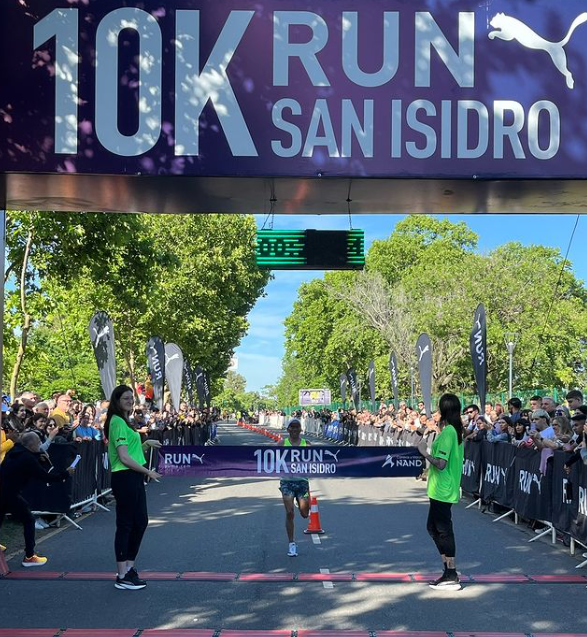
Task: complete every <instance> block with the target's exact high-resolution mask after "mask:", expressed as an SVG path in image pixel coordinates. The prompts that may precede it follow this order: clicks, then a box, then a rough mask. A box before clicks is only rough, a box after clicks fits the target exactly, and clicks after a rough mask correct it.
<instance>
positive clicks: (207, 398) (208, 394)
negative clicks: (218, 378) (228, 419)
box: [204, 369, 252, 411]
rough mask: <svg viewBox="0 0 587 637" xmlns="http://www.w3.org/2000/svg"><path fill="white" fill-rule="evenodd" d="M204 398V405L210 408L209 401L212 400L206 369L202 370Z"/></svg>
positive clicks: (208, 375)
mask: <svg viewBox="0 0 587 637" xmlns="http://www.w3.org/2000/svg"><path fill="white" fill-rule="evenodd" d="M204 400H205V401H206V407H208V409H210V403H211V402H212V393H211V385H210V374H209V373H208V370H207V369H205V370H204ZM251 411H252V410H251Z"/></svg>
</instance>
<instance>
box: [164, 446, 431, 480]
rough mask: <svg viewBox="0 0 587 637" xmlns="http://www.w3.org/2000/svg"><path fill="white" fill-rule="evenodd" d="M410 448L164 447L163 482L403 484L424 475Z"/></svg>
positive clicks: (416, 456) (420, 457)
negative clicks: (353, 480)
mask: <svg viewBox="0 0 587 637" xmlns="http://www.w3.org/2000/svg"><path fill="white" fill-rule="evenodd" d="M423 468H424V464H423V459H422V456H421V455H420V453H419V452H418V450H417V449H415V448H410V447H342V448H341V447H322V446H320V447H269V446H262V447H250V446H239V447H168V446H165V447H163V448H162V449H161V450H160V452H159V465H158V469H157V471H158V472H159V473H161V474H162V475H164V476H195V477H201V478H205V477H210V476H224V477H240V476H247V477H269V476H273V477H279V478H296V477H309V478H311V477H315V478H400V477H415V476H418V475H420V474H421V473H422V469H423Z"/></svg>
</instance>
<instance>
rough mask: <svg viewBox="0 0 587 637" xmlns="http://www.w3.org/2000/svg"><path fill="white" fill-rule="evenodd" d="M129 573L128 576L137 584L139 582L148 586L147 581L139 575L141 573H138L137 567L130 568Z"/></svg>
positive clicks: (140, 584)
mask: <svg viewBox="0 0 587 637" xmlns="http://www.w3.org/2000/svg"><path fill="white" fill-rule="evenodd" d="M127 575H128V577H130V578H131V579H132V581H133V582H134V583H135V584H138V585H139V586H146V585H147V582H145V580H144V579H141V578H140V577H139V573H138V571H137V569H136V568H135V567H134V566H133V567H132V568H131V569H129V571H128V573H127Z"/></svg>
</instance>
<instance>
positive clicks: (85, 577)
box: [63, 571, 116, 581]
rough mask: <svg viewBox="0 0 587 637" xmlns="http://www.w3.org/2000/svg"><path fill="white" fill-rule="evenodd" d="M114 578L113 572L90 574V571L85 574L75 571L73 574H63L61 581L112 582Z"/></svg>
mask: <svg viewBox="0 0 587 637" xmlns="http://www.w3.org/2000/svg"><path fill="white" fill-rule="evenodd" d="M115 577H116V573H114V572H110V573H106V572H103V573H100V572H91V571H87V572H83V571H77V572H75V573H65V574H64V575H63V579H68V580H69V579H72V580H93V579H94V580H110V579H111V580H113V581H114V578H115Z"/></svg>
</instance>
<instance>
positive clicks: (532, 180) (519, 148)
mask: <svg viewBox="0 0 587 637" xmlns="http://www.w3.org/2000/svg"><path fill="white" fill-rule="evenodd" d="M127 4H128V3H125V2H123V1H122V0H88V2H84V3H75V2H74V3H70V4H68V5H67V7H63V8H55V9H53V10H49V9H47V6H46V3H45V2H43V0H27V2H26V3H4V5H3V6H2V8H1V9H0V16H1V17H2V18H3V19H2V21H1V22H0V24H1V25H2V26H1V27H0V30H1V35H2V37H1V38H0V59H1V60H2V63H1V64H0V86H2V92H1V96H0V115H1V116H2V117H1V118H0V175H1V178H0V206H1V207H3V208H4V209H36V210H57V211H97V212H102V211H104V212H110V211H112V212H129V211H136V212H163V213H187V212H192V213H204V212H226V213H233V212H238V213H260V212H264V211H269V209H272V210H274V211H275V213H278V214H279V213H282V214H288V213H308V214H312V213H320V214H325V213H326V214H328V213H332V214H336V213H346V212H347V211H348V207H349V204H350V205H351V207H352V212H353V213H355V214H360V213H367V212H368V213H405V212H407V211H410V212H421V213H458V212H463V213H465V212H466V213H471V212H480V213H488V212H490V213H491V212H494V213H508V212H512V213H513V212H516V213H537V212H539V213H548V212H557V213H560V212H567V213H582V212H584V211H585V206H586V203H585V202H586V201H587V197H586V196H585V195H586V194H587V185H586V182H585V177H586V173H585V169H584V162H585V158H586V157H587V129H586V128H585V127H584V126H582V125H581V122H582V120H583V115H584V112H585V106H584V105H585V104H586V103H587V94H586V91H587V81H585V79H584V76H585V73H584V72H582V71H584V69H585V68H586V67H587V51H586V50H585V48H584V47H582V46H581V42H582V41H583V40H582V39H581V35H580V32H581V30H586V29H587V25H585V24H584V23H585V21H586V19H587V14H585V13H584V12H583V11H582V9H583V3H582V2H581V1H580V0H568V1H567V2H565V3H564V4H563V5H561V4H560V3H559V2H555V0H539V1H538V2H536V1H532V0H523V1H522V2H520V3H517V4H516V6H515V7H512V6H511V5H506V4H505V3H503V2H501V1H500V0H489V2H486V3H484V4H483V6H478V4H479V3H477V2H473V1H472V0H462V1H460V2H459V3H444V6H438V3H437V2H435V1H433V0H423V2H422V3H420V4H419V5H418V7H417V8H414V7H408V6H406V5H405V3H397V5H396V4H393V3H392V4H391V5H389V6H388V5H385V6H382V5H381V4H380V3H379V1H378V0H367V2H366V3H362V4H361V7H360V10H357V11H349V10H348V6H347V5H345V4H344V3H342V2H341V1H340V0H334V1H332V0H329V1H328V2H326V1H325V0H318V1H317V2H314V3H310V2H307V1H306V0H293V2H292V3H290V4H289V5H288V6H287V10H284V7H283V3H281V2H280V1H279V0H267V2H265V3H263V6H262V7H259V5H257V4H255V3H252V2H251V1H250V0H221V1H220V2H216V3H214V4H213V5H211V4H210V3H205V2H203V1H202V0H182V1H181V2H180V1H179V0H167V1H166V2H165V3H164V6H162V3H161V2H158V1H156V0H143V1H142V2H141V3H136V6H134V7H128V6H125V5H127ZM575 31H577V34H575Z"/></svg>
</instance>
